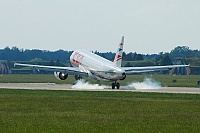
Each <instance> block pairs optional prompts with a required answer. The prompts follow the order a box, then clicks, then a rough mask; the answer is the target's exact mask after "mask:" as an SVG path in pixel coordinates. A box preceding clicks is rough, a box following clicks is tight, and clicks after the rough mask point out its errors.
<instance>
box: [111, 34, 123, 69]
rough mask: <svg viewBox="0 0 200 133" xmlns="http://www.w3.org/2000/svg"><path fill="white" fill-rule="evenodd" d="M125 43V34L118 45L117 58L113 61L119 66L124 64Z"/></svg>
mask: <svg viewBox="0 0 200 133" xmlns="http://www.w3.org/2000/svg"><path fill="white" fill-rule="evenodd" d="M123 45H124V36H122V41H121V43H120V44H119V46H118V49H117V52H116V55H115V59H114V61H113V62H114V63H115V64H116V66H117V67H121V64H122V53H123Z"/></svg>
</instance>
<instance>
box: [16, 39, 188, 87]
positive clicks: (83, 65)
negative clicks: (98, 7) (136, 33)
mask: <svg viewBox="0 0 200 133" xmlns="http://www.w3.org/2000/svg"><path fill="white" fill-rule="evenodd" d="M123 45H124V36H122V40H121V43H119V46H118V49H117V52H116V55H115V58H114V61H110V60H107V59H105V58H103V57H101V56H98V55H96V54H94V53H92V52H88V51H86V50H84V49H78V50H75V51H74V52H73V53H72V55H71V56H70V63H71V65H72V66H73V67H59V66H44V65H32V64H21V63H15V64H14V66H27V67H33V68H34V69H37V70H47V71H53V72H54V75H55V77H56V78H57V79H58V80H66V79H67V77H68V75H74V76H75V79H76V80H79V79H81V78H82V77H89V78H93V79H97V80H100V81H106V82H112V89H115V88H117V89H119V88H120V84H119V82H117V81H118V80H124V79H126V75H131V74H134V73H145V72H152V71H159V70H169V69H170V68H176V67H188V66H189V65H167V66H146V67H122V66H121V64H122V53H123Z"/></svg>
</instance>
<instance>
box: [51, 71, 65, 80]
mask: <svg viewBox="0 0 200 133" xmlns="http://www.w3.org/2000/svg"><path fill="white" fill-rule="evenodd" d="M54 76H55V77H56V78H57V79H58V80H66V79H67V77H68V74H65V73H61V72H54Z"/></svg>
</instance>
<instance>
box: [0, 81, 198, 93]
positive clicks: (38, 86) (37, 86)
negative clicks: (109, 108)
mask: <svg viewBox="0 0 200 133" xmlns="http://www.w3.org/2000/svg"><path fill="white" fill-rule="evenodd" d="M0 88H4V89H31V90H67V91H128V92H157V93H187V94H200V88H192V87H161V88H159V89H133V88H128V87H126V86H121V88H120V89H119V90H118V89H111V88H109V87H107V88H84V87H83V88H73V87H72V85H69V84H54V83H0Z"/></svg>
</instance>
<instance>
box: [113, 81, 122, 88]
mask: <svg viewBox="0 0 200 133" xmlns="http://www.w3.org/2000/svg"><path fill="white" fill-rule="evenodd" d="M115 87H116V88H117V89H119V88H120V84H119V83H118V82H116V81H115V82H114V83H112V89H115Z"/></svg>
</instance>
